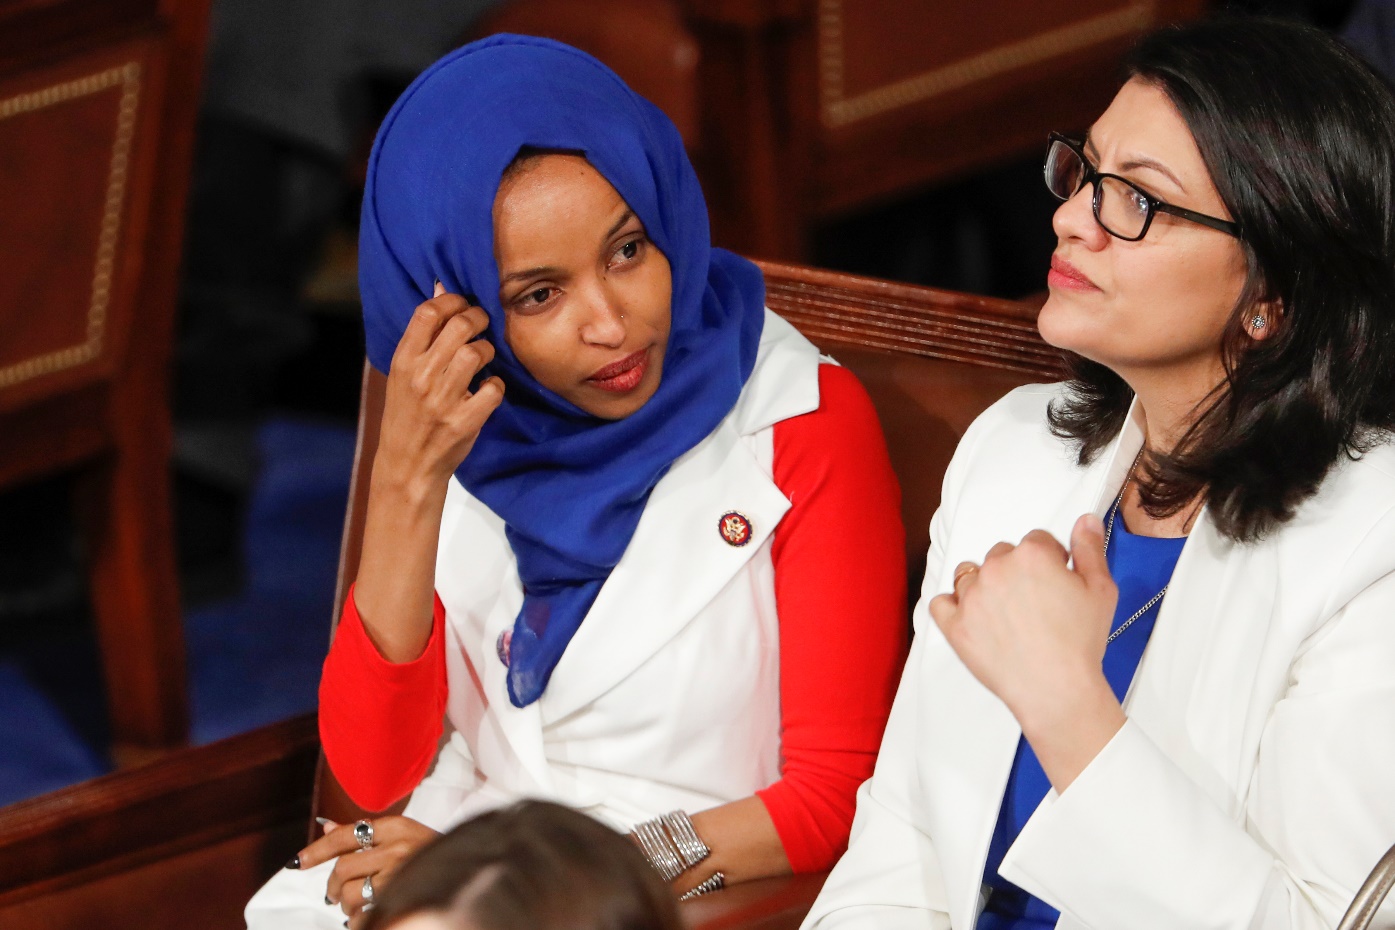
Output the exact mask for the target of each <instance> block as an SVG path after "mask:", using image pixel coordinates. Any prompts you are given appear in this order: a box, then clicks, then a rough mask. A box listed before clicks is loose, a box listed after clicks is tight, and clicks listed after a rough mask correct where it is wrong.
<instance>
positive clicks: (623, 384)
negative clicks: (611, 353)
mask: <svg viewBox="0 0 1395 930" xmlns="http://www.w3.org/2000/svg"><path fill="white" fill-rule="evenodd" d="M648 368H649V350H648V349H641V350H640V351H638V352H635V353H634V354H632V355H627V356H625V357H624V358H622V359H620V361H618V362H611V363H610V364H609V365H606V366H605V367H604V368H601V369H599V370H597V371H596V372H594V373H593V374H592V375H591V376H590V377H589V378H587V379H586V383H587V384H590V385H591V386H592V387H598V388H600V389H601V390H602V391H614V392H615V393H617V394H623V393H625V392H626V391H632V390H634V389H635V388H636V387H638V386H639V382H640V381H642V380H644V372H645V371H646V370H647V369H648Z"/></svg>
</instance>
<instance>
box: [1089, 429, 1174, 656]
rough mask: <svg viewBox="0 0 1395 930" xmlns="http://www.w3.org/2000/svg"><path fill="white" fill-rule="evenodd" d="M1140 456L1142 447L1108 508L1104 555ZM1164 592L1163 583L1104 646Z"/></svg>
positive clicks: (1129, 625)
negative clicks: (1112, 503) (1111, 505)
mask: <svg viewBox="0 0 1395 930" xmlns="http://www.w3.org/2000/svg"><path fill="white" fill-rule="evenodd" d="M1142 457H1143V450H1142V449H1139V450H1138V455H1136V456H1134V459H1133V464H1132V465H1130V466H1129V473H1128V474H1127V475H1125V476H1124V486H1123V487H1121V488H1120V489H1119V496H1118V497H1116V498H1114V506H1113V507H1110V508H1109V523H1108V524H1107V525H1106V526H1105V528H1104V553H1105V555H1108V554H1109V537H1111V536H1113V535H1114V518H1115V516H1117V515H1118V513H1119V505H1120V504H1122V503H1123V502H1124V492H1125V491H1126V490H1128V487H1129V482H1130V481H1132V480H1133V470H1134V469H1135V468H1137V467H1138V460H1139V459H1140V458H1142ZM1171 583H1172V580H1171V579H1168V584H1171ZM1166 593H1167V585H1166V584H1165V585H1163V586H1162V590H1161V591H1159V592H1158V593H1157V594H1154V595H1153V596H1152V597H1150V598H1149V599H1148V603H1146V604H1144V605H1143V606H1142V607H1140V608H1138V612H1137V613H1135V614H1134V615H1133V616H1132V617H1130V618H1129V619H1127V620H1125V621H1124V622H1123V623H1122V624H1120V625H1119V629H1117V630H1115V631H1114V632H1113V633H1110V634H1109V638H1108V639H1106V640H1105V641H1104V644H1105V645H1106V646H1108V645H1109V644H1110V643H1112V642H1114V640H1116V639H1118V638H1119V635H1120V634H1121V633H1123V632H1124V631H1125V630H1127V629H1128V628H1129V627H1131V626H1133V623H1134V621H1135V620H1137V619H1138V618H1139V617H1141V616H1143V615H1144V614H1146V613H1147V612H1148V611H1150V610H1152V609H1153V607H1154V606H1155V605H1156V604H1157V603H1158V601H1160V600H1162V599H1163V595H1164V594H1166Z"/></svg>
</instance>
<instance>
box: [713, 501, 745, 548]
mask: <svg viewBox="0 0 1395 930" xmlns="http://www.w3.org/2000/svg"><path fill="white" fill-rule="evenodd" d="M717 532H719V533H721V534H722V539H723V541H725V542H726V544H727V545H729V546H736V547H737V548H740V547H742V546H744V545H746V544H747V543H748V542H750V541H751V521H750V520H748V519H746V515H745V514H743V513H737V512H736V511H735V510H728V511H727V512H726V513H724V514H722V518H721V519H720V520H718V521H717Z"/></svg>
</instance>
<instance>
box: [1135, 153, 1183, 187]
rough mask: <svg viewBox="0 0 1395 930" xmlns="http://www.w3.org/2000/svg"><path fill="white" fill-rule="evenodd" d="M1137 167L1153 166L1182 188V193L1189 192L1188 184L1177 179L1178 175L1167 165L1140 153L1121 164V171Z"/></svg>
mask: <svg viewBox="0 0 1395 930" xmlns="http://www.w3.org/2000/svg"><path fill="white" fill-rule="evenodd" d="M1135 168H1151V169H1153V170H1154V171H1156V172H1158V173H1159V174H1161V175H1162V176H1163V177H1165V178H1167V179H1168V180H1170V181H1172V183H1173V184H1176V185H1177V189H1178V190H1180V191H1181V192H1182V193H1184V194H1185V193H1186V192H1187V187H1186V185H1185V184H1183V183H1182V182H1181V181H1179V180H1178V179H1177V175H1175V174H1173V173H1172V172H1171V171H1169V170H1168V169H1167V166H1166V165H1164V164H1163V163H1162V162H1160V161H1154V160H1153V159H1151V158H1148V157H1146V156H1142V155H1140V156H1138V157H1137V158H1132V159H1130V160H1128V161H1126V162H1124V163H1123V164H1122V165H1120V166H1119V170H1120V171H1132V170H1133V169H1135Z"/></svg>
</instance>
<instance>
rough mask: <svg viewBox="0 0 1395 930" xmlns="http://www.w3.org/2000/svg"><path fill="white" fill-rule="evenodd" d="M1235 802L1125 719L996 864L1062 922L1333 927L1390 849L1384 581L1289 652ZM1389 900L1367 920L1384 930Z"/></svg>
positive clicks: (1393, 765)
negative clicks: (1223, 800)
mask: <svg viewBox="0 0 1395 930" xmlns="http://www.w3.org/2000/svg"><path fill="white" fill-rule="evenodd" d="M1383 522H1384V523H1387V524H1388V523H1389V520H1388V519H1387V520H1386V521H1383ZM1373 535H1374V536H1381V538H1382V540H1383V541H1382V542H1380V543H1379V545H1390V544H1391V536H1390V534H1389V533H1385V534H1373ZM1370 542H1375V540H1370ZM1340 587H1341V586H1340V584H1339V585H1338V588H1340ZM1245 811H1246V815H1247V819H1248V822H1247V823H1246V824H1239V823H1236V822H1235V821H1234V820H1232V819H1231V818H1230V817H1228V816H1226V815H1225V814H1224V813H1223V812H1222V811H1221V810H1220V809H1219V808H1217V807H1216V806H1215V805H1214V804H1213V803H1212V802H1211V801H1210V799H1209V798H1207V797H1206V796H1205V795H1204V793H1203V792H1202V790H1201V789H1200V788H1199V787H1198V786H1196V785H1195V784H1194V783H1193V782H1192V781H1190V779H1189V778H1188V777H1187V776H1186V775H1184V774H1183V773H1182V771H1181V770H1180V769H1179V768H1178V767H1177V766H1176V765H1175V764H1174V763H1173V762H1172V761H1171V759H1169V758H1168V757H1167V756H1166V755H1164V754H1163V753H1162V751H1161V750H1159V748H1158V747H1157V746H1156V745H1155V744H1154V743H1153V742H1152V741H1151V740H1149V738H1148V737H1147V736H1146V735H1145V734H1144V733H1143V732H1142V730H1141V729H1140V728H1138V727H1137V726H1136V725H1134V724H1132V723H1127V724H1125V726H1124V727H1123V729H1121V730H1120V731H1119V733H1118V734H1117V735H1116V736H1115V738H1114V739H1113V740H1112V741H1111V742H1110V743H1109V744H1108V745H1107V746H1106V747H1105V749H1104V750H1103V751H1102V752H1101V753H1100V754H1099V756H1097V757H1096V758H1095V759H1094V761H1093V762H1091V764H1090V765H1089V766H1088V767H1087V768H1086V769H1085V771H1084V772H1083V773H1081V775H1080V777H1079V778H1078V779H1076V781H1075V782H1074V783H1072V784H1071V786H1070V787H1069V788H1067V789H1066V791H1065V793H1064V794H1062V795H1060V796H1059V797H1058V796H1056V795H1055V794H1054V793H1052V794H1049V795H1048V796H1047V798H1046V800H1045V801H1043V802H1042V804H1041V806H1040V807H1039V808H1038V809H1037V812H1036V814H1035V815H1034V816H1033V817H1032V819H1031V820H1030V821H1028V823H1027V825H1026V827H1025V828H1024V829H1023V831H1022V834H1021V835H1020V837H1019V838H1018V840H1017V842H1016V843H1015V844H1014V845H1013V847H1012V849H1011V850H1010V851H1009V853H1008V856H1007V858H1006V859H1005V860H1004V863H1003V870H1002V871H1003V874H1004V875H1005V876H1006V877H1008V878H1009V879H1010V880H1012V881H1014V882H1016V883H1017V884H1018V885H1020V886H1021V887H1023V888H1025V889H1026V890H1028V891H1030V892H1032V893H1033V894H1036V895H1037V896H1038V897H1042V898H1046V899H1048V900H1052V901H1054V902H1059V903H1060V904H1061V905H1063V906H1064V908H1065V909H1066V910H1068V911H1069V912H1070V914H1071V916H1072V917H1073V918H1075V920H1074V921H1072V922H1071V925H1072V926H1081V925H1084V926H1088V927H1100V928H1107V927H1129V928H1130V930H1152V928H1157V930H1163V928H1168V930H1172V928H1177V927H1187V928H1216V930H1222V928H1223V930H1249V928H1263V930H1318V928H1331V927H1333V926H1335V925H1336V923H1337V921H1338V920H1339V919H1340V917H1341V915H1342V912H1343V910H1344V909H1345V907H1346V905H1347V904H1348V902H1350V900H1351V898H1352V896H1353V895H1354V894H1355V892H1356V888H1357V887H1358V886H1359V885H1360V883H1361V881H1362V879H1363V878H1364V877H1365V875H1366V873H1367V872H1368V871H1369V870H1370V868H1371V867H1372V866H1373V865H1374V864H1375V862H1376V860H1377V859H1379V858H1380V856H1381V854H1382V853H1383V852H1384V851H1385V850H1386V849H1387V848H1388V847H1389V846H1390V845H1391V844H1392V843H1395V575H1385V576H1383V577H1380V578H1378V579H1377V580H1376V581H1374V582H1373V583H1371V584H1369V585H1368V586H1367V587H1366V588H1365V589H1364V590H1362V591H1361V592H1360V593H1359V594H1358V595H1356V596H1355V597H1354V598H1352V599H1351V600H1349V601H1348V602H1347V604H1346V606H1345V607H1343V608H1342V609H1341V610H1339V611H1337V612H1336V613H1335V614H1334V615H1333V616H1332V617H1331V618H1330V619H1329V621H1328V622H1327V623H1326V624H1324V626H1323V627H1322V629H1321V630H1319V631H1318V632H1317V633H1315V634H1314V635H1313V636H1312V637H1311V638H1310V640H1309V642H1308V643H1307V644H1306V646H1305V648H1304V650H1303V651H1302V652H1301V653H1300V654H1299V656H1298V657H1297V658H1296V660H1295V662H1294V664H1293V666H1292V675H1291V678H1290V683H1289V687H1288V689H1287V690H1286V692H1285V694H1284V696H1283V697H1282V699H1281V700H1280V701H1279V702H1278V703H1277V704H1276V705H1275V707H1274V710H1273V712H1272V714H1271V716H1270V718H1269V721H1268V723H1267V724H1266V727H1265V730H1264V734H1263V736H1262V739H1261V743H1260V758H1259V762H1258V766H1257V768H1256V770H1255V774H1254V777H1253V779H1252V781H1251V784H1250V786H1249V791H1248V796H1247V798H1246V801H1245ZM1392 904H1395V902H1391V901H1387V904H1386V907H1385V909H1383V910H1382V912H1381V916H1380V917H1378V918H1377V920H1376V922H1375V924H1374V926H1376V927H1381V928H1387V930H1388V928H1392V927H1395V907H1392ZM1065 925H1066V921H1064V920H1063V921H1062V926H1065Z"/></svg>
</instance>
